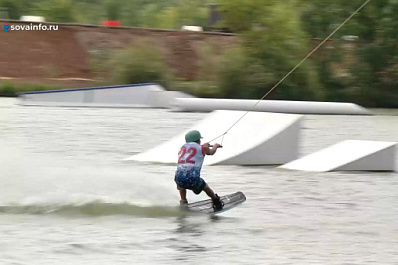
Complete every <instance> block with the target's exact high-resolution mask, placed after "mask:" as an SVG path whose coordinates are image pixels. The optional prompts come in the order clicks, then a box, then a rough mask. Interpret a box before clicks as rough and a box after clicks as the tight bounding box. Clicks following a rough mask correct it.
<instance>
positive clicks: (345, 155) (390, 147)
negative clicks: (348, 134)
mask: <svg viewBox="0 0 398 265" xmlns="http://www.w3.org/2000/svg"><path fill="white" fill-rule="evenodd" d="M396 146H397V143H394V142H378V141H357V140H347V141H343V142H340V143H338V144H335V145H333V146H330V147H328V148H325V149H323V150H320V151H318V152H315V153H313V154H310V155H308V156H305V157H303V158H300V159H297V160H295V161H292V162H290V163H287V164H285V165H283V166H280V167H279V168H284V169H292V170H303V171H319V172H326V171H345V170H346V171H353V170H355V171H394V170H396V166H395V163H396Z"/></svg>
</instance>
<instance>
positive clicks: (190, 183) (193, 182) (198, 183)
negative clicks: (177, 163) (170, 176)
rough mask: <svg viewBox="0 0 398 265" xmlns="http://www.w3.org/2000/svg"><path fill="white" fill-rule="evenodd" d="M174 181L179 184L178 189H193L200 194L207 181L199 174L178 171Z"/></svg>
mask: <svg viewBox="0 0 398 265" xmlns="http://www.w3.org/2000/svg"><path fill="white" fill-rule="evenodd" d="M174 181H175V182H176V184H177V189H178V190H182V189H188V190H192V191H193V192H194V193H195V194H199V193H201V192H202V190H203V189H204V188H205V187H206V185H207V184H206V182H205V181H204V179H202V178H201V177H199V176H191V175H190V174H181V173H179V172H178V171H177V172H176V175H175V178H174Z"/></svg>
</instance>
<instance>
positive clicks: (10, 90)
mask: <svg viewBox="0 0 398 265" xmlns="http://www.w3.org/2000/svg"><path fill="white" fill-rule="evenodd" d="M53 89H60V88H59V87H54V86H50V85H47V84H15V83H12V82H4V83H0V97H16V96H18V93H21V92H30V91H43V90H53Z"/></svg>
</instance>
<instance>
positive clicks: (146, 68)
mask: <svg viewBox="0 0 398 265" xmlns="http://www.w3.org/2000/svg"><path fill="white" fill-rule="evenodd" d="M111 65H112V69H113V72H112V79H113V82H116V83H118V84H139V83H148V82H154V83H158V84H160V85H162V86H164V87H166V88H167V87H170V83H171V80H172V72H171V70H169V68H168V66H167V65H166V64H165V62H164V60H163V57H162V56H161V54H160V52H159V51H158V50H157V48H156V46H155V45H154V43H153V42H151V41H149V40H143V41H136V42H134V43H132V44H131V45H130V46H128V47H127V48H125V49H123V50H121V51H117V52H115V54H114V55H113V57H112V59H111Z"/></svg>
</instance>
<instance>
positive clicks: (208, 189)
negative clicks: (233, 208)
mask: <svg viewBox="0 0 398 265" xmlns="http://www.w3.org/2000/svg"><path fill="white" fill-rule="evenodd" d="M203 190H204V191H205V192H206V194H207V196H209V197H210V198H212V199H215V198H216V195H215V194H214V191H213V190H212V189H210V187H209V185H206V187H205V188H204V189H203Z"/></svg>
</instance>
